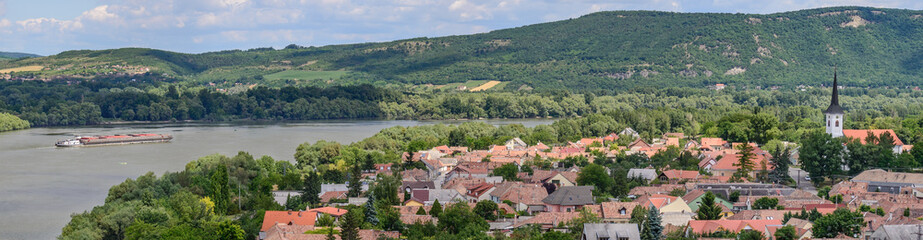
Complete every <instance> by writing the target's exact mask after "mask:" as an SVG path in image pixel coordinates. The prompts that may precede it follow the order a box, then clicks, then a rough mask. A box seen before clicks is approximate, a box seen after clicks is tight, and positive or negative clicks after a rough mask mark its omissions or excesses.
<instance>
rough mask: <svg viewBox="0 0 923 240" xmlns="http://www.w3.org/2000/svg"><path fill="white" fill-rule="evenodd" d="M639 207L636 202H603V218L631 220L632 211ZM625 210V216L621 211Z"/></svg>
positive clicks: (601, 205) (601, 206)
mask: <svg viewBox="0 0 923 240" xmlns="http://www.w3.org/2000/svg"><path fill="white" fill-rule="evenodd" d="M637 206H638V203H636V202H603V203H601V204H600V208H601V212H602V214H601V216H600V217H601V218H603V219H629V218H631V211H632V210H634V209H635V207H637ZM622 209H625V214H621V213H620V212H621V210H622Z"/></svg>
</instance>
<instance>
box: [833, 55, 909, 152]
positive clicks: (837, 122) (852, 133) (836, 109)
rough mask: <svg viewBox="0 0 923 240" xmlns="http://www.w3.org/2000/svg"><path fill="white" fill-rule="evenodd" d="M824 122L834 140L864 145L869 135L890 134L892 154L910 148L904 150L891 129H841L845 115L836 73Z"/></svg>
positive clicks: (902, 144)
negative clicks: (843, 138) (855, 140)
mask: <svg viewBox="0 0 923 240" xmlns="http://www.w3.org/2000/svg"><path fill="white" fill-rule="evenodd" d="M824 121H825V125H824V126H825V128H826V130H827V134H830V136H833V137H834V138H837V137H846V138H851V139H857V140H859V141H860V142H861V143H862V144H866V142H865V138H866V137H867V136H868V134H869V133H871V134H873V135H875V136H877V137H881V136H882V135H883V134H890V135H891V137H892V138H893V139H894V149H893V151H894V153H896V154H899V153H901V152H902V151H905V150H909V149H910V147H912V146H907V148H906V149H905V146H904V142H902V141H901V139H899V138H897V134H895V133H894V130H891V129H843V125H846V114H845V112H843V108H842V107H840V98H839V94H838V85H837V79H836V71H834V72H833V95H832V96H831V97H830V106H829V107H827V110H824Z"/></svg>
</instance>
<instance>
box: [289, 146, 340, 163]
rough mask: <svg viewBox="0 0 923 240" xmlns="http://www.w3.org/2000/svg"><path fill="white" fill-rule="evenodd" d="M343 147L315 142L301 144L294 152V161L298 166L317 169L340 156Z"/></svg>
mask: <svg viewBox="0 0 923 240" xmlns="http://www.w3.org/2000/svg"><path fill="white" fill-rule="evenodd" d="M342 148H343V146H342V145H340V144H339V143H336V142H327V141H324V140H320V141H317V142H316V143H314V144H310V143H302V144H301V145H298V148H297V149H296V150H295V161H297V162H298V165H300V166H313V167H315V168H316V167H317V166H319V165H321V164H330V163H333V162H334V159H335V158H336V157H338V156H340V151H341V150H342Z"/></svg>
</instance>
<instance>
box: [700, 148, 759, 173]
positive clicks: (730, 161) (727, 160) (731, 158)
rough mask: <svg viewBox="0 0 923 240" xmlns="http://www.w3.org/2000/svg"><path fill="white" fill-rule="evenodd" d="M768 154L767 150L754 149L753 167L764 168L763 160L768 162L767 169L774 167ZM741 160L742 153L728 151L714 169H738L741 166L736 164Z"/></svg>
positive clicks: (756, 168) (755, 168)
mask: <svg viewBox="0 0 923 240" xmlns="http://www.w3.org/2000/svg"><path fill="white" fill-rule="evenodd" d="M768 157H769V155H768V154H765V151H754V156H753V169H754V170H762V169H761V168H762V164H763V162H766V170H771V169H772V163H771V162H770V161H769V160H768V159H767V158H768ZM739 160H740V154H736V153H728V154H724V155H722V156H721V159H719V160H718V163H716V164H715V165H714V166H712V167H711V168H712V169H717V170H737V169H738V168H739V167H737V166H734V165H735V164H737V162H738V161H739Z"/></svg>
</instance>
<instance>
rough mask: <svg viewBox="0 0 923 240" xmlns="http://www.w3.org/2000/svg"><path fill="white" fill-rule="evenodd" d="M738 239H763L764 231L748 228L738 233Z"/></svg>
mask: <svg viewBox="0 0 923 240" xmlns="http://www.w3.org/2000/svg"><path fill="white" fill-rule="evenodd" d="M737 239H738V240H763V239H766V238H764V237H763V233H762V232H760V231H756V230H752V229H746V230H743V231H740V233H738V234H737Z"/></svg>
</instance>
